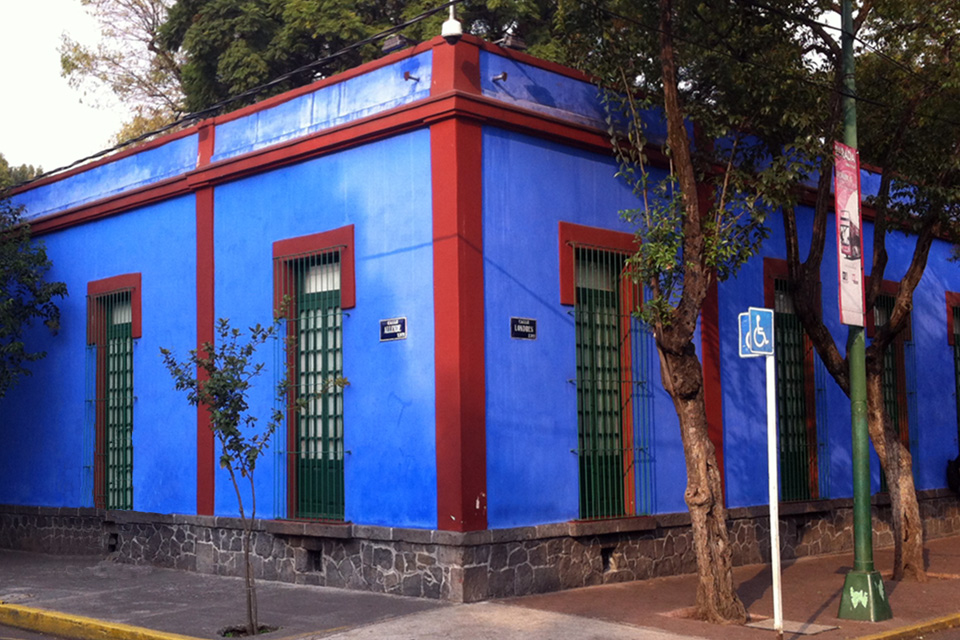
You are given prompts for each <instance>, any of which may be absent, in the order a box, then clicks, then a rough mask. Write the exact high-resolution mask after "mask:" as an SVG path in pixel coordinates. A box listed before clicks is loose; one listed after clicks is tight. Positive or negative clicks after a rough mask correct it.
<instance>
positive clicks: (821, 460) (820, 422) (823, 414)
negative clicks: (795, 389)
mask: <svg viewBox="0 0 960 640" xmlns="http://www.w3.org/2000/svg"><path fill="white" fill-rule="evenodd" d="M813 372H814V373H813V376H814V383H815V387H816V391H815V393H814V398H815V403H816V411H817V471H818V475H819V477H818V482H817V494H818V497H819V498H821V499H826V498H830V497H831V496H832V495H833V494H832V493H831V485H830V446H829V443H830V438H829V432H828V425H829V422H828V420H827V416H828V415H829V413H828V411H827V375H828V374H827V368H826V366H824V364H823V360H821V359H820V356H819V355H816V354H814V361H813Z"/></svg>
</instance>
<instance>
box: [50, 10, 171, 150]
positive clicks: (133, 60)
mask: <svg viewBox="0 0 960 640" xmlns="http://www.w3.org/2000/svg"><path fill="white" fill-rule="evenodd" d="M81 1H82V4H83V5H84V6H85V7H87V10H88V11H89V12H90V13H91V14H92V15H93V17H94V18H95V19H96V20H97V22H98V23H99V24H100V30H101V32H102V36H103V37H102V40H101V41H100V43H99V44H98V45H96V46H95V47H88V46H84V45H82V44H81V43H79V42H77V41H76V40H74V39H73V38H71V37H70V36H69V35H68V34H64V35H63V36H62V40H61V43H60V67H61V75H63V77H65V78H67V80H68V81H69V83H70V85H71V86H72V87H74V88H76V89H80V90H83V91H84V95H85V96H88V95H91V96H96V95H97V94H98V93H101V94H102V91H101V90H102V89H104V88H106V89H108V90H109V91H110V92H112V93H113V94H114V96H116V98H117V99H118V100H119V101H120V102H121V103H122V104H124V105H126V106H128V107H130V109H131V110H132V111H133V113H134V115H133V117H132V118H131V120H130V121H128V122H126V123H124V124H123V126H122V128H121V129H120V130H119V131H118V132H117V134H116V136H115V138H116V141H117V142H122V141H123V140H127V139H130V138H134V137H137V136H139V135H142V134H145V133H147V132H149V131H154V130H156V129H158V128H159V127H162V126H163V125H165V124H168V123H170V122H173V121H174V120H176V119H177V118H178V117H180V115H181V113H182V112H183V103H184V96H183V89H182V87H181V83H180V67H181V65H182V63H183V60H182V58H181V56H179V55H177V54H176V53H173V52H170V51H168V50H166V49H164V48H162V47H161V46H160V45H159V32H160V26H161V25H162V24H163V23H164V21H165V20H166V18H167V11H168V10H169V8H170V5H171V3H172V0H81ZM91 100H92V102H93V104H95V105H97V104H98V98H92V99H91Z"/></svg>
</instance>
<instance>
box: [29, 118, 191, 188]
mask: <svg viewBox="0 0 960 640" xmlns="http://www.w3.org/2000/svg"><path fill="white" fill-rule="evenodd" d="M198 130H199V125H194V126H191V127H188V128H186V129H183V130H182V131H177V132H175V133H170V134H167V135H165V136H163V137H162V138H157V139H155V140H151V141H149V142H144V143H143V144H140V145H137V146H134V147H130V148H129V149H126V150H124V151H118V152H117V153H112V154H110V155H106V156H104V157H102V158H100V159H99V160H94V161H92V162H89V163H87V164H81V165H79V166H76V167H74V168H72V169H68V170H67V171H64V172H63V173H55V174H53V175H50V176H47V177H45V178H40V179H39V180H35V181H33V182H30V183H28V184H25V185H23V186H21V187H17V188H16V189H12V190H11V191H10V194H11V195H16V194H18V193H23V192H24V191H30V190H32V189H36V188H37V187H42V186H44V185H48V184H52V183H54V182H59V181H60V180H65V179H67V178H70V177H72V176H75V175H77V174H80V173H84V172H86V171H90V170H91V169H96V168H97V167H101V166H103V165H105V164H110V163H111V162H116V161H117V160H122V159H124V158H126V157H129V156H132V155H136V154H138V153H142V152H144V151H150V150H151V149H156V148H157V147H162V146H163V145H165V144H167V143H168V142H173V141H174V140H179V139H180V138H186V137H187V136H190V135H193V134H194V133H197V131H198Z"/></svg>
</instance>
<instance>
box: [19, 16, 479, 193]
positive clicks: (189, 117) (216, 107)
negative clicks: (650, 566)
mask: <svg viewBox="0 0 960 640" xmlns="http://www.w3.org/2000/svg"><path fill="white" fill-rule="evenodd" d="M466 1H467V0H449V1H448V2H445V3H443V4H442V5H440V6H437V7H434V8H432V9H428V10H426V11H424V12H423V13H420V14H419V15H417V16H414V17H413V18H411V19H410V20H407V21H406V22H402V23H400V24H397V25H394V26H392V27H390V28H388V29H384V30H383V31H380V32H379V33H376V34H374V35H372V36H370V37H368V38H364V39H363V40H358V41H356V42H354V43H352V44H349V45H347V46H345V47H343V48H342V49H340V50H338V51H336V52H334V53H331V54H330V55H328V56H325V57H323V58H320V59H319V60H314V61H313V62H310V63H307V64H305V65H302V66H300V67H297V68H296V69H293V70H292V71H288V72H286V73H284V74H282V75H279V76H277V77H276V78H274V79H272V80H270V81H268V82H265V83H263V84H260V85H257V86H256V87H252V88H250V89H247V90H246V91H243V92H241V93H238V94H237V95H235V96H231V97H229V98H226V99H224V100H221V101H220V102H217V103H215V104H212V105H210V106H209V107H204V108H203V109H200V110H198V111H193V112H191V113H188V114H186V115H183V116H180V117H179V118H177V119H175V120H174V121H172V122H170V123H168V124H165V125H163V126H162V127H159V128H157V129H154V130H152V131H148V132H146V133H143V134H140V135H139V136H136V137H134V138H130V139H128V140H124V141H123V142H120V143H118V144H115V145H114V146H112V147H109V148H107V149H103V150H102V151H98V152H96V153H94V154H91V155H88V156H86V157H83V158H80V159H79V160H75V161H73V162H71V163H70V164H67V165H64V166H62V167H57V168H56V169H51V170H50V171H45V172H44V173H42V174H40V175H38V176H35V177H33V178H31V179H30V180H27V181H25V182H21V183H18V184H16V185H13V187H21V186H24V185H27V184H30V183H32V182H36V181H37V180H40V179H42V178H46V177H48V176H51V175H55V174H58V173H61V172H63V171H68V170H70V169H72V168H73V167H76V166H78V165H81V164H85V163H87V162H90V161H91V160H96V159H98V158H102V157H103V156H105V155H109V154H111V153H114V152H116V151H120V150H121V149H124V148H126V147H129V146H131V145H135V144H137V143H139V142H143V141H144V140H147V139H149V138H152V137H154V136H157V135H159V134H161V133H165V132H167V131H169V130H171V129H175V128H177V127H180V126H181V125H186V124H188V123H191V122H194V121H197V120H202V119H204V118H209V117H211V116H213V115H215V114H216V113H218V112H219V111H220V110H221V109H223V108H224V107H226V106H228V105H231V104H234V103H236V102H238V101H240V100H246V99H248V98H251V97H253V96H256V95H259V94H261V93H263V92H265V91H267V90H269V89H272V88H273V87H275V86H277V85H279V84H282V83H284V82H286V81H287V80H290V79H291V78H294V77H296V76H297V75H300V74H302V73H304V72H305V71H311V70H313V69H316V68H318V67H323V66H325V65H328V64H330V63H331V62H333V61H335V60H336V59H338V58H341V57H343V56H345V55H346V54H348V53H350V52H351V51H354V50H356V49H359V48H361V47H365V46H367V45H368V44H373V43H375V42H378V41H380V40H383V39H384V38H387V37H389V36H391V35H393V34H395V33H398V32H399V31H402V30H404V29H406V28H407V27H410V26H412V25H414V24H417V23H418V22H421V21H423V20H426V19H427V18H430V17H432V16H434V15H436V14H437V13H440V12H441V11H444V10H446V9H448V8H450V7H452V6H455V5H458V4H461V3H463V2H466ZM13 187H11V189H12V188H13Z"/></svg>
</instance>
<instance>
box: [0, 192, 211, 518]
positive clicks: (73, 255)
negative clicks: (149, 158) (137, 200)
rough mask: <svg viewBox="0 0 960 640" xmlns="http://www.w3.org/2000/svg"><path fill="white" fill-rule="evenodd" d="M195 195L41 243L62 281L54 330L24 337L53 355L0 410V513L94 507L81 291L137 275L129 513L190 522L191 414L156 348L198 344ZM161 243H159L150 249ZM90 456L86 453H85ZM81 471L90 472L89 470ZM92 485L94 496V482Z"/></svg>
mask: <svg viewBox="0 0 960 640" xmlns="http://www.w3.org/2000/svg"><path fill="white" fill-rule="evenodd" d="M194 210H195V207H194V198H193V196H189V197H183V198H178V199H175V200H170V201H167V202H164V203H162V204H157V205H152V206H149V207H145V208H142V209H138V210H135V211H131V212H129V213H126V214H124V215H122V216H116V217H112V218H108V219H105V220H101V221H99V222H97V223H95V224H87V225H82V226H79V227H73V228H71V229H68V230H65V231H60V232H57V233H54V234H51V235H47V236H45V237H44V238H43V241H44V242H45V244H46V247H47V252H48V255H49V257H50V260H51V261H52V262H53V268H52V269H51V271H50V273H49V278H50V279H53V280H59V281H62V282H65V283H66V285H67V287H68V290H69V294H70V295H69V297H67V298H66V299H65V300H63V302H62V303H61V304H60V310H61V329H60V332H59V333H58V334H57V335H56V336H51V335H50V334H49V332H47V331H46V329H44V328H34V329H33V330H31V331H30V333H29V336H28V338H29V340H30V344H31V346H32V348H35V349H45V350H47V351H48V352H49V356H48V357H47V358H46V359H44V360H41V361H39V362H37V363H35V364H34V365H33V366H32V367H31V369H32V370H33V375H32V376H30V377H27V378H24V379H23V380H22V382H21V384H20V385H19V386H18V387H16V388H14V389H13V390H12V391H11V392H10V393H9V394H7V397H6V398H4V399H3V400H2V401H0V415H2V416H3V432H4V438H5V439H6V440H7V441H8V442H15V443H17V446H15V447H14V446H7V447H2V448H0V503H8V504H25V505H43V506H69V507H76V506H92V505H93V496H92V493H89V494H88V493H87V492H81V485H82V484H83V482H82V480H83V479H82V475H83V474H84V473H85V471H84V467H87V468H88V469H89V466H90V465H91V464H92V458H90V459H84V446H83V444H84V430H85V429H86V428H88V427H92V425H85V424H84V413H85V357H84V354H85V343H86V291H87V283H88V282H89V281H91V280H99V279H102V278H108V277H111V276H115V275H120V274H124V273H133V272H140V273H141V274H142V286H143V288H142V311H143V326H142V329H143V337H142V338H141V339H140V340H138V341H136V343H135V346H134V360H133V374H134V393H135V396H136V400H135V403H134V417H133V423H134V428H133V449H134V465H133V469H134V471H133V473H134V475H133V486H134V502H133V506H134V508H135V509H137V510H139V511H156V512H162V513H193V512H195V508H196V490H195V488H194V487H195V479H196V446H195V443H196V412H195V411H194V410H193V408H192V407H190V406H188V405H187V403H186V399H185V397H184V396H183V395H182V394H180V393H179V392H176V391H175V390H174V389H173V385H172V383H171V380H170V377H169V374H168V373H167V371H166V369H164V368H163V364H162V362H161V359H160V353H159V349H160V347H161V346H164V347H171V348H174V349H177V350H178V351H180V352H181V353H183V352H185V351H186V350H187V349H190V348H192V347H194V346H196V330H195V327H196V312H195V309H196V303H195V300H196V289H195V286H194V282H195V281H196V259H195V246H196V244H195V240H194V238H195V233H194V229H195V219H194ZM160 238H162V239H163V241H162V242H160V241H158V239H160ZM88 452H92V447H91V448H90V449H89V450H88ZM86 473H89V470H88V471H86ZM87 484H88V486H91V487H92V483H91V481H90V479H89V478H88V480H87Z"/></svg>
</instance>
